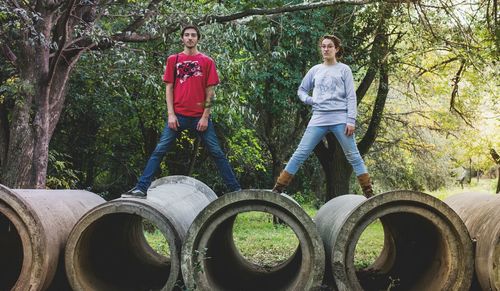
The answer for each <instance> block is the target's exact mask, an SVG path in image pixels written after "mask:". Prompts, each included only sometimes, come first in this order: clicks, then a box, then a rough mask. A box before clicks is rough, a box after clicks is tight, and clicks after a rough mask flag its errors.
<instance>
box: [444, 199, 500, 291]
mask: <svg viewBox="0 0 500 291" xmlns="http://www.w3.org/2000/svg"><path fill="white" fill-rule="evenodd" d="M444 201H445V202H446V203H447V204H448V205H449V206H450V207H451V208H453V210H455V212H457V213H458V215H459V216H460V217H461V218H462V220H463V221H464V222H465V225H466V226H467V229H468V230H469V233H470V235H471V237H472V239H473V241H475V246H476V249H475V271H476V272H475V273H476V277H477V281H478V282H479V284H480V285H481V288H482V290H493V291H499V290H500V195H492V194H487V193H461V194H456V195H452V196H450V197H448V198H446V199H445V200H444Z"/></svg>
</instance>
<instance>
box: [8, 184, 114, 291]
mask: <svg viewBox="0 0 500 291" xmlns="http://www.w3.org/2000/svg"><path fill="white" fill-rule="evenodd" d="M104 202H105V201H104V199H102V198H101V197H99V196H98V195H96V194H94V193H90V192H87V191H79V190H32V189H9V188H7V187H5V186H3V185H0V290H20V291H25V290H47V289H52V290H67V289H68V287H69V286H68V282H67V280H66V277H65V275H64V273H65V272H64V266H63V263H64V260H63V254H64V246H65V244H66V240H67V239H68V235H69V233H70V231H71V229H72V228H73V226H74V225H75V224H76V222H77V221H78V219H80V217H82V216H83V215H84V214H85V213H86V212H87V211H88V210H89V209H90V208H92V207H94V206H96V205H98V204H101V203H104Z"/></svg>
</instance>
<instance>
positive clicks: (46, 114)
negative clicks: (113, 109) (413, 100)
mask: <svg viewBox="0 0 500 291" xmlns="http://www.w3.org/2000/svg"><path fill="white" fill-rule="evenodd" d="M342 3H352V4H357V5H362V4H366V3H369V2H368V1H357V0H345V1H320V2H315V3H305V4H296V5H286V4H284V3H283V1H271V2H268V4H267V7H268V8H261V9H258V8H254V7H253V6H252V5H251V4H245V6H243V9H242V10H241V11H237V12H234V11H233V12H232V13H231V11H228V10H227V9H225V6H224V4H218V3H212V2H207V1H197V2H196V3H194V4H195V5H193V3H189V4H187V3H184V1H172V2H171V3H170V2H168V3H167V2H164V1H160V0H151V1H124V0H120V1H118V0H117V1H112V0H110V1H98V0H79V1H77V0H69V1H54V0H38V1H16V0H8V1H5V2H2V4H0V18H2V20H3V21H2V25H1V28H0V39H1V47H2V52H3V55H4V56H5V58H6V60H7V62H9V63H10V64H11V68H13V69H12V71H11V73H10V74H9V75H8V77H7V78H4V80H7V81H8V82H10V83H12V84H14V85H9V87H14V88H17V89H16V90H15V94H12V95H7V97H8V98H9V100H5V101H2V103H1V108H2V109H1V111H2V112H3V113H6V114H3V115H2V116H3V117H2V118H1V120H0V122H1V124H0V128H1V129H2V132H0V137H2V141H1V142H0V146H1V147H2V148H1V149H0V154H2V156H0V159H1V162H0V165H1V167H2V170H1V182H2V183H4V184H6V185H8V186H10V187H35V188H43V187H45V182H46V174H47V163H48V149H49V142H50V140H51V138H52V135H53V133H54V130H55V127H56V125H57V123H58V120H59V117H60V114H61V111H62V108H63V107H64V102H65V97H66V92H67V84H68V80H69V78H70V76H71V73H72V72H73V69H74V67H75V65H76V64H77V62H78V61H79V59H80V58H81V56H82V55H83V54H84V53H85V52H87V51H89V50H102V49H108V48H110V47H112V46H113V45H116V44H117V43H120V42H125V43H127V42H146V41H150V40H152V39H158V38H161V37H166V36H168V35H170V34H171V33H173V32H175V31H176V30H177V28H178V26H179V23H180V20H182V19H184V20H187V21H191V22H194V23H198V24H206V23H213V22H220V23H225V22H229V21H233V20H237V19H241V18H243V17H247V16H251V15H266V14H279V13H285V12H290V11H297V10H307V9H312V8H318V7H325V6H332V5H338V4H342ZM116 4H119V5H116ZM202 4H206V5H202ZM228 6H229V4H228ZM238 8H240V7H237V8H236V9H238ZM177 9H179V10H177ZM189 9H194V10H195V13H196V14H195V15H196V17H194V18H193V17H191V16H190V15H189ZM196 9H198V10H199V11H196ZM179 11H181V13H179ZM183 11H185V12H183ZM212 11H224V12H225V14H222V15H214V14H211V12H212ZM161 21H163V22H161ZM160 23H162V24H163V26H162V28H161V29H160V28H159V27H160ZM159 30H161V33H160V31H159ZM6 71H7V70H4V69H3V72H6ZM2 81H3V80H2ZM7 81H5V82H7ZM2 85H8V84H6V83H3V84H2Z"/></svg>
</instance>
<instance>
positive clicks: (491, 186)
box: [427, 178, 497, 200]
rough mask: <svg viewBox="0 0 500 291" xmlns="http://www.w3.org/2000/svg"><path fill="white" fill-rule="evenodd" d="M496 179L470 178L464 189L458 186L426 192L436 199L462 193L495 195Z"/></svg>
mask: <svg viewBox="0 0 500 291" xmlns="http://www.w3.org/2000/svg"><path fill="white" fill-rule="evenodd" d="M496 183H497V179H479V180H478V179H476V178H472V180H471V182H470V184H465V183H464V188H463V189H462V187H461V186H460V185H458V184H456V185H453V186H451V187H447V188H443V189H439V190H436V191H431V192H427V193H429V194H431V195H432V196H434V197H436V198H438V199H441V200H443V199H445V198H446V197H448V196H451V195H453V194H458V193H463V192H487V193H492V194H493V193H495V189H496V186H497V184H496Z"/></svg>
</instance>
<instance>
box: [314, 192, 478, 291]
mask: <svg viewBox="0 0 500 291" xmlns="http://www.w3.org/2000/svg"><path fill="white" fill-rule="evenodd" d="M377 219H379V220H380V221H381V222H382V225H383V228H384V246H383V249H382V251H381V253H380V256H379V257H378V258H377V260H375V262H374V263H373V264H372V265H371V266H370V267H368V268H367V269H364V270H356V268H355V266H354V255H355V249H356V245H357V243H358V240H359V237H360V236H361V234H362V233H363V231H364V230H365V228H366V227H367V226H368V225H369V224H370V223H372V222H373V221H375V220H377ZM315 223H316V225H317V226H318V229H319V231H320V234H321V237H322V238H323V242H324V243H325V252H326V254H327V269H329V270H328V271H327V276H330V278H331V279H333V281H334V284H335V285H336V288H338V290H341V291H344V290H345V291H353V290H389V289H390V290H454V291H458V290H468V289H469V287H470V284H471V280H472V268H471V266H472V265H473V253H472V252H473V251H472V242H471V240H470V237H469V234H468V232H467V228H466V227H465V225H464V223H463V222H462V221H461V219H460V217H459V216H458V215H457V214H456V213H455V212H454V211H453V210H452V209H451V208H450V207H448V206H447V205H446V204H445V203H444V202H442V201H440V200H438V199H436V198H435V197H432V196H430V195H427V194H424V193H419V192H413V191H394V192H387V193H383V194H380V195H377V196H375V197H373V198H370V199H368V200H367V199H366V198H364V197H362V196H359V195H343V196H340V197H337V198H334V199H332V200H330V201H329V202H328V203H326V204H325V205H323V207H321V208H320V210H319V211H318V213H317V215H316V218H315Z"/></svg>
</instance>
